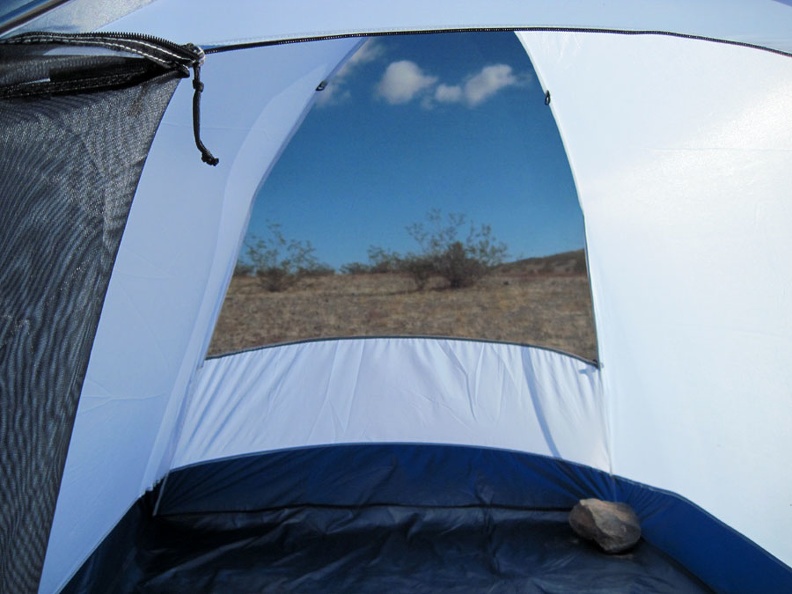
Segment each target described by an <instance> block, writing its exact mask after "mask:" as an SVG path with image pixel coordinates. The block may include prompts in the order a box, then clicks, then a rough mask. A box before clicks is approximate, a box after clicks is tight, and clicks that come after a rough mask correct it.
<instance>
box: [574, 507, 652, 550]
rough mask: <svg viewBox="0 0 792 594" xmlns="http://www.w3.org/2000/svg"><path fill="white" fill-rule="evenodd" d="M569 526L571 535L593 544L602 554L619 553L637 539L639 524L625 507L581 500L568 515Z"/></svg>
mask: <svg viewBox="0 0 792 594" xmlns="http://www.w3.org/2000/svg"><path fill="white" fill-rule="evenodd" d="M569 525H570V526H572V530H574V531H575V533H576V534H577V535H578V536H580V537H582V538H585V539H588V540H593V541H594V542H596V543H597V544H598V545H599V546H600V547H601V548H602V550H604V551H605V552H606V553H622V552H624V551H626V550H628V549H630V548H631V547H633V546H635V543H637V542H638V541H639V540H640V538H641V524H640V522H639V521H638V516H636V515H635V512H634V511H633V509H632V508H631V507H630V506H629V505H627V504H626V503H613V502H610V501H601V500H599V499H581V500H580V503H578V504H577V505H576V506H575V507H573V508H572V511H571V512H569Z"/></svg>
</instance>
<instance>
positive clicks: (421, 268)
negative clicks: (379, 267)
mask: <svg viewBox="0 0 792 594" xmlns="http://www.w3.org/2000/svg"><path fill="white" fill-rule="evenodd" d="M400 270H402V271H403V272H406V273H407V274H409V275H410V276H411V277H412V279H413V281H415V287H416V288H417V289H418V290H419V291H423V289H424V287H426V283H428V282H429V280H430V279H431V278H432V277H433V276H435V274H436V272H437V265H436V263H435V261H434V259H433V258H431V257H427V256H418V255H415V254H410V255H408V256H406V257H405V258H403V259H402V260H401V261H400Z"/></svg>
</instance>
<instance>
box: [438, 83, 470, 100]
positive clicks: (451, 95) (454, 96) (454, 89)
mask: <svg viewBox="0 0 792 594" xmlns="http://www.w3.org/2000/svg"><path fill="white" fill-rule="evenodd" d="M463 97H464V95H463V93H462V87H460V86H459V85H446V84H442V83H441V84H439V85H437V88H436V89H435V94H434V98H435V99H436V100H437V101H439V102H440V103H459V102H460V101H462V99H463Z"/></svg>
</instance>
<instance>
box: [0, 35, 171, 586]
mask: <svg viewBox="0 0 792 594" xmlns="http://www.w3.org/2000/svg"><path fill="white" fill-rule="evenodd" d="M53 48H54V46H51V45H50V46H48V45H44V46H34V45H31V44H28V45H27V46H22V45H21V44H9V45H5V44H3V45H0V154H1V155H2V160H1V161H0V205H2V215H0V369H2V375H1V376H0V510H2V514H0V591H2V592H31V591H35V588H36V586H37V584H38V581H39V577H40V573H41V567H42V564H43V562H44V555H45V552H46V546H47V536H48V535H49V531H50V526H51V524H52V521H53V514H54V512H55V506H56V501H57V499H58V490H59V487H60V484H61V478H62V473H63V468H64V462H65V460H66V455H67V450H68V447H69V438H70V436H71V433H72V429H73V424H74V421H75V414H76V411H77V405H78V400H79V398H80V393H81V389H82V386H83V382H84V379H85V373H86V368H87V367H88V359H89V355H90V352H91V346H92V343H93V339H94V336H95V333H96V331H97V324H98V323H99V317H100V313H101V312H102V304H103V301H104V298H105V294H106V291H107V287H108V282H109V279H110V275H111V272H112V270H113V263H114V260H115V257H116V253H117V252H118V247H119V243H120V241H121V236H122V234H123V231H124V226H125V224H126V221H127V214H128V212H129V208H130V205H131V204H132V200H133V197H134V195H135V188H136V186H137V183H138V179H139V177H140V174H141V171H142V169H143V162H144V161H145V158H146V154H147V153H148V149H149V146H150V144H151V141H152V139H153V137H154V133H155V131H156V129H157V125H158V124H159V121H160V118H161V117H162V114H163V112H164V111H165V108H166V106H167V105H168V101H169V99H170V97H171V95H172V93H173V91H174V89H175V88H176V84H177V75H176V74H175V73H174V72H170V71H167V70H164V69H162V68H159V67H158V66H154V65H153V64H152V63H149V62H147V61H144V60H131V59H127V58H121V57H118V56H110V55H106V56H102V57H96V56H90V57H85V56H83V55H80V51H79V50H74V51H73V52H72V55H52V54H45V55H42V53H44V52H46V51H51V50H53ZM108 72H111V73H112V76H108ZM119 80H123V81H125V82H126V81H129V80H132V81H134V82H135V83H136V84H135V85H130V84H122V85H119ZM64 87H68V90H67V89H65V88H64ZM118 114H121V117H116V116H117V115H118Z"/></svg>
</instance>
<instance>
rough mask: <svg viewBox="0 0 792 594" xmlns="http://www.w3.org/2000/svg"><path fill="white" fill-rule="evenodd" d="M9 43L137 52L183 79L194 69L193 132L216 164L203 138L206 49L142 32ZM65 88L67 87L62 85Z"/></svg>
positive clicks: (48, 35)
mask: <svg viewBox="0 0 792 594" xmlns="http://www.w3.org/2000/svg"><path fill="white" fill-rule="evenodd" d="M0 44H6V45H11V44H13V45H44V44H51V45H61V46H63V45H66V46H75V47H99V48H104V49H107V50H111V51H114V52H124V53H129V54H134V55H136V56H139V57H141V58H144V59H146V60H148V61H150V62H153V63H155V64H157V65H158V66H160V67H161V68H163V69H165V70H169V71H174V72H176V73H178V75H179V76H180V77H181V78H189V76H190V70H192V75H193V80H192V86H193V89H194V93H193V135H194V137H195V146H196V147H197V148H198V150H199V151H200V152H201V160H202V161H203V162H204V163H206V164H208V165H217V164H218V163H219V159H217V157H215V156H214V155H213V154H212V153H211V152H210V151H209V149H207V148H206V146H205V145H204V143H203V141H202V140H201V94H202V93H203V90H204V84H203V82H201V66H203V63H204V60H205V58H206V54H205V53H204V51H203V49H201V48H200V47H198V46H197V45H194V44H192V43H187V44H185V45H179V44H177V43H174V42H172V41H169V40H167V39H163V38H161V37H156V36H154V35H145V34H140V33H115V32H108V33H53V32H43V31H41V32H31V33H22V34H21V35H16V36H13V37H9V38H6V39H0ZM63 88H64V89H65V90H68V89H66V88H65V87H63Z"/></svg>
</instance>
